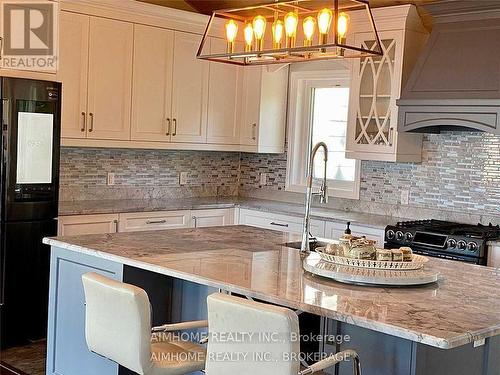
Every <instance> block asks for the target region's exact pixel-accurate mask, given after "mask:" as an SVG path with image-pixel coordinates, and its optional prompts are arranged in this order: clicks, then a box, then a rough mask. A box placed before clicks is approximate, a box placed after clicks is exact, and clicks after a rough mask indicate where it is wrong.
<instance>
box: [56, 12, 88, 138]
mask: <svg viewBox="0 0 500 375" xmlns="http://www.w3.org/2000/svg"><path fill="white" fill-rule="evenodd" d="M59 20H60V21H59V22H60V29H61V34H60V38H59V43H60V44H59V46H60V47H59V70H58V77H59V78H60V79H61V81H62V83H63V95H62V113H61V122H62V134H61V135H62V137H66V138H85V137H86V136H87V126H86V125H87V124H86V120H87V78H88V76H87V74H88V65H89V27H90V18H89V17H88V16H85V15H81V14H77V13H69V12H61V15H60V19H59Z"/></svg>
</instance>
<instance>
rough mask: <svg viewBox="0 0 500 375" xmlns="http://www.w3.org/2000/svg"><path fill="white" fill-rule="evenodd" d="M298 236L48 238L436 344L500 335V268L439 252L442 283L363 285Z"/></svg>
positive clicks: (190, 233)
mask: <svg viewBox="0 0 500 375" xmlns="http://www.w3.org/2000/svg"><path fill="white" fill-rule="evenodd" d="M295 239H297V237H293V235H289V234H286V233H282V232H277V231H271V230H266V229H260V228H254V227H248V226H228V227H213V228H198V229H179V230H165V231H154V232H139V233H117V234H105V235H87V236H75V237H56V238H46V239H44V243H46V244H49V245H51V246H54V247H59V248H64V249H67V250H71V251H75V252H80V253H84V254H88V255H92V256H96V257H100V258H103V259H107V260H111V261H114V262H117V263H122V264H125V265H128V266H133V267H137V268H141V269H144V270H148V271H151V272H156V273H161V274H164V275H167V276H172V277H176V278H179V279H183V280H187V281H192V282H195V283H199V284H204V285H208V286H212V287H215V288H220V289H224V290H227V291H231V292H234V293H239V294H244V295H247V296H250V297H253V298H258V299H262V300H264V301H268V302H271V303H277V304H281V305H285V306H288V307H290V308H294V309H300V310H303V311H307V312H310V313H314V314H317V315H321V316H325V317H328V318H332V319H335V320H338V321H341V322H346V323H350V324H354V325H356V326H360V327H364V328H368V329H372V330H374V331H378V332H382V333H386V334H389V335H393V336H397V337H401V338H404V339H408V340H411V341H415V342H420V343H423V344H428V345H431V346H434V347H438V348H443V349H450V348H454V347H458V346H461V345H465V344H468V343H471V342H473V341H476V340H482V339H484V338H487V337H491V336H496V335H499V334H500V271H499V270H498V269H493V268H488V267H482V266H474V265H468V264H464V263H458V262H452V261H446V260H440V259H431V260H430V261H429V264H428V266H429V267H432V268H434V269H436V270H437V271H439V272H440V273H441V274H442V275H443V280H441V281H440V282H438V283H437V284H433V285H429V286H425V287H414V288H405V289H393V288H379V287H361V286H352V285H345V284H340V283H336V282H333V281H329V280H323V279H320V278H317V277H312V276H311V275H309V274H308V273H307V272H305V271H304V270H303V269H302V260H301V258H300V254H299V252H298V251H297V250H295V249H291V248H287V247H285V246H283V243H285V242H288V241H290V240H295Z"/></svg>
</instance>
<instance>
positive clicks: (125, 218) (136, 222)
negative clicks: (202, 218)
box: [118, 210, 190, 232]
mask: <svg viewBox="0 0 500 375" xmlns="http://www.w3.org/2000/svg"><path fill="white" fill-rule="evenodd" d="M189 220H190V211H189V210H185V211H157V212H129V213H123V214H120V215H119V220H118V231H119V232H140V231H145V230H161V229H177V228H187V227H189Z"/></svg>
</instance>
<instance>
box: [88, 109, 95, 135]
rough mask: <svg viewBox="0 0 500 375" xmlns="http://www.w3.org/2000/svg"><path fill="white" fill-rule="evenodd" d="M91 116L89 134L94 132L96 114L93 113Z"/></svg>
mask: <svg viewBox="0 0 500 375" xmlns="http://www.w3.org/2000/svg"><path fill="white" fill-rule="evenodd" d="M89 116H90V127H89V132H92V131H93V130H94V114H93V113H92V112H90V113H89Z"/></svg>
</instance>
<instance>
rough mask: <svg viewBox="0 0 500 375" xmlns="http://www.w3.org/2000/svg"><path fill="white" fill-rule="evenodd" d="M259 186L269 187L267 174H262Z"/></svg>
mask: <svg viewBox="0 0 500 375" xmlns="http://www.w3.org/2000/svg"><path fill="white" fill-rule="evenodd" d="M259 185H260V186H266V185H267V173H261V174H260V181H259Z"/></svg>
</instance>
